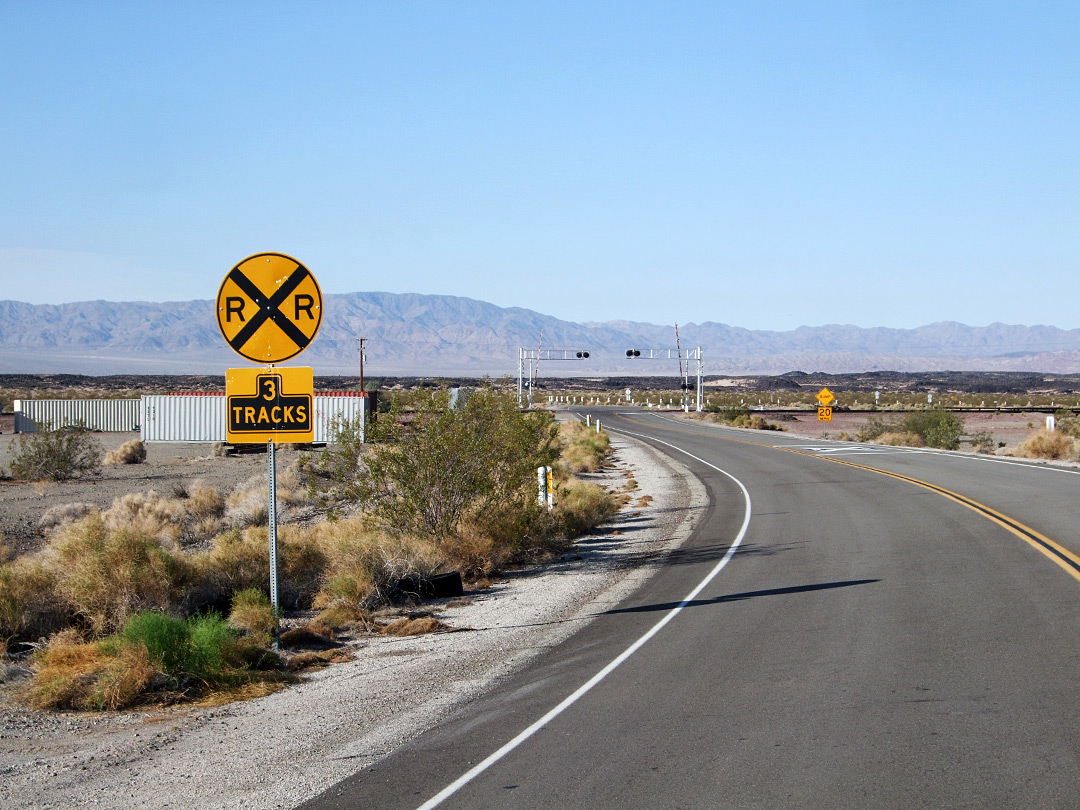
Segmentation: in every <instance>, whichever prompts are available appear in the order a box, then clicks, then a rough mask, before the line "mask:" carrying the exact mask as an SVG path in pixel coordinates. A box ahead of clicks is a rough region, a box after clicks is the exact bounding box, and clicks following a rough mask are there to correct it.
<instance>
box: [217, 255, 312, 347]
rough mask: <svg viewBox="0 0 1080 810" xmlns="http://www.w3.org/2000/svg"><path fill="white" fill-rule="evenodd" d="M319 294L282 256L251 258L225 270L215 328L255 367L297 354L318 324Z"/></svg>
mask: <svg viewBox="0 0 1080 810" xmlns="http://www.w3.org/2000/svg"><path fill="white" fill-rule="evenodd" d="M322 312H323V303H322V291H321V290H320V289H319V284H318V282H316V281H315V276H313V275H312V274H311V271H310V270H308V269H307V268H306V267H304V265H302V264H301V263H300V262H298V261H297V260H296V259H294V258H292V257H291V256H286V255H285V254H284V253H256V254H255V255H254V256H248V257H247V258H246V259H244V260H243V261H242V262H240V263H239V264H238V265H236V267H234V268H233V269H232V270H230V271H229V274H228V275H227V276H225V280H224V281H222V282H221V287H220V288H219V289H218V294H217V323H218V329H219V330H220V331H221V336H222V337H223V338H225V341H226V342H227V343H228V344H229V346H231V347H232V349H233V351H235V352H236V353H237V354H239V355H240V356H241V357H246V358H247V359H248V360H254V361H255V362H256V363H281V362H284V361H285V360H288V359H289V358H291V357H295V356H296V355H298V354H300V352H302V351H303V350H304V349H306V348H307V347H308V344H310V343H311V341H312V340H313V339H314V338H315V335H316V333H317V332H318V331H319V326H320V325H321V324H322Z"/></svg>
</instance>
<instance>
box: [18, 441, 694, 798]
mask: <svg viewBox="0 0 1080 810" xmlns="http://www.w3.org/2000/svg"><path fill="white" fill-rule="evenodd" d="M612 444H613V446H614V447H615V449H616V464H615V466H614V467H613V468H612V469H611V470H609V471H608V472H607V473H605V474H601V475H600V476H598V479H599V480H605V479H606V480H608V481H610V482H612V483H622V482H623V481H625V474H626V472H628V471H629V472H631V473H632V475H633V476H634V477H635V478H636V480H637V481H638V483H639V485H640V489H639V491H638V492H637V493H636V494H638V495H650V496H652V498H653V501H652V502H651V503H650V504H649V505H647V506H637V507H634V506H631V507H628V508H627V509H624V511H623V512H622V513H621V514H620V515H619V516H617V517H616V518H615V520H614V521H613V522H612V523H611V524H610V525H609V526H608V527H606V528H605V530H603V531H602V532H601V533H599V534H597V535H595V536H591V537H587V538H583V539H582V540H580V541H579V542H578V543H577V545H576V547H575V549H574V550H573V551H572V552H571V553H568V554H566V555H565V556H564V557H562V558H561V559H559V560H558V561H556V563H555V564H554V565H550V566H547V567H545V568H543V569H538V570H529V571H523V572H520V573H517V574H515V575H513V576H509V577H507V578H506V579H504V580H502V581H500V582H498V583H496V584H495V585H494V586H492V587H491V588H488V589H486V590H483V591H480V592H475V593H472V594H469V595H468V598H466V599H465V600H457V601H456V602H453V603H439V604H437V605H436V608H437V610H438V611H439V613H438V615H439V618H440V619H441V620H442V621H443V622H445V623H447V624H449V625H450V626H451V627H452V628H454V630H456V631H457V632H446V633H438V634H433V635H430V636H423V637H419V638H411V639H391V638H383V637H370V638H369V637H364V638H360V639H358V640H357V641H356V642H355V651H356V653H357V656H358V657H357V659H356V660H355V661H352V662H349V663H346V664H339V665H336V666H333V667H330V668H327V669H325V670H321V671H318V672H316V673H315V674H313V675H309V676H307V677H306V678H305V681H304V682H303V683H302V684H300V685H298V686H295V687H292V688H289V689H286V690H283V691H281V692H278V693H276V694H274V695H270V696H268V697H264V698H260V699H258V700H255V701H250V702H247V703H238V704H232V705H229V706H225V707H220V708H214V709H198V708H191V707H188V708H174V709H162V710H154V711H140V712H131V713H125V714H117V715H100V716H88V715H84V714H57V713H35V712H30V711H27V710H25V709H22V708H19V707H18V706H17V705H16V704H15V703H13V702H12V700H11V697H12V693H13V691H14V690H16V689H17V688H19V686H20V684H24V683H25V675H26V672H25V670H23V669H22V668H21V667H18V666H8V667H6V668H4V669H3V670H0V679H2V680H4V681H6V683H5V684H3V685H0V806H2V807H4V808H11V809H12V810H14V808H31V807H32V808H61V807H63V808H67V807H99V808H113V809H115V810H120V809H121V808H125V809H126V808H178V807H181V808H191V807H199V808H288V807H294V806H295V805H296V804H298V803H299V802H301V801H303V800H305V799H306V798H309V797H311V796H313V795H315V794H317V793H319V792H321V791H322V790H323V789H325V788H327V787H329V786H330V785H331V784H333V783H334V782H335V781H337V780H340V779H342V778H344V777H346V776H349V775H350V774H353V773H355V772H356V771H358V770H360V769H362V768H363V767H365V766H367V765H369V764H371V763H373V762H375V761H377V760H378V759H380V758H382V757H383V756H385V755H387V754H388V753H390V752H391V751H393V750H394V749H395V748H397V747H398V746H400V745H401V744H403V743H404V742H406V741H407V740H409V739H412V738H413V737H415V736H416V735H417V734H419V733H420V732H421V731H423V730H424V729H426V728H429V727H431V726H432V725H434V724H436V723H437V722H438V721H439V720H440V719H441V718H443V717H445V716H447V715H448V714H449V713H450V712H452V711H453V710H454V709H455V708H456V707H458V706H461V705H463V704H464V703H466V702H468V701H469V700H472V699H474V698H475V697H476V696H477V695H479V694H481V693H483V692H484V691H486V690H488V689H489V688H491V686H493V685H494V684H495V683H496V682H497V681H498V680H499V679H501V678H503V677H505V676H506V675H507V674H509V673H511V672H514V671H516V670H519V669H521V668H522V667H525V666H527V665H528V663H529V662H530V661H531V660H532V659H533V658H534V657H536V656H537V655H539V654H540V653H542V652H543V651H544V650H545V649H547V648H549V647H551V646H553V645H555V644H558V643H559V642H560V641H562V640H563V639H565V638H566V637H567V636H569V635H570V634H571V633H573V632H574V631H575V630H576V629H578V628H579V627H581V626H582V625H583V624H584V623H586V622H588V621H590V620H591V618H592V617H593V616H595V615H596V614H598V613H600V612H602V611H603V610H605V609H607V608H608V607H610V606H612V605H614V604H615V603H617V602H618V601H619V600H620V599H621V598H622V597H623V596H625V595H626V594H628V593H630V592H631V591H632V590H633V589H634V588H636V587H638V585H640V583H641V582H642V581H644V579H645V578H646V577H648V576H649V575H650V573H651V571H652V570H654V568H655V566H656V565H657V564H658V563H659V562H660V561H662V559H663V555H664V554H665V553H666V552H667V551H669V550H670V549H672V548H675V547H677V546H678V545H679V544H680V543H681V542H682V541H683V540H684V539H685V538H686V537H687V536H688V534H689V532H690V529H691V528H692V526H693V524H694V523H695V522H696V521H697V520H698V519H699V516H700V514H701V512H702V509H703V507H704V506H705V503H706V497H705V493H704V490H703V488H702V487H701V484H700V483H699V482H697V480H696V479H694V478H693V477H691V476H690V475H689V474H688V473H687V471H686V470H685V468H684V467H682V466H681V465H679V464H678V463H677V462H674V461H672V460H671V459H669V458H667V457H665V456H662V455H659V454H658V453H656V452H655V451H653V450H651V449H649V448H647V447H645V446H644V445H640V444H637V443H634V442H631V441H629V440H625V439H622V438H620V437H618V436H612ZM185 452H187V451H185ZM220 461H222V460H220V459H215V460H214V461H213V462H211V461H210V460H209V459H207V458H206V456H205V448H204V449H202V450H199V449H193V450H191V451H190V454H189V455H183V454H178V453H177V450H176V448H173V449H172V450H170V451H169V452H168V453H165V452H164V451H162V452H160V453H159V452H158V451H153V457H152V458H151V463H150V466H149V467H147V468H146V469H147V470H153V471H156V472H157V473H160V474H161V475H162V478H161V479H160V480H161V481H166V480H169V478H170V477H171V476H172V474H173V473H178V474H179V475H180V476H181V477H182V478H186V477H202V478H205V479H211V480H212V476H213V475H215V474H216V473H214V472H213V470H214V469H217V468H218V467H221V466H222V465H220V464H216V463H215V462H220ZM229 461H233V460H229ZM260 463H265V460H264V459H261V458H254V459H253V458H249V459H240V460H237V466H236V467H228V466H224V469H227V470H229V471H230V472H229V474H230V475H234V476H235V478H236V479H237V480H240V479H242V478H244V477H246V476H248V475H249V474H250V473H251V472H252V471H255V470H257V469H258V465H259V464H260ZM133 469H135V470H137V469H138V468H133ZM166 470H168V471H169V473H168V474H166V472H165V471H166ZM143 472H145V470H143ZM129 483H130V482H129ZM63 486H64V487H69V486H70V487H72V489H70V490H65V491H64V494H65V495H77V497H78V498H84V499H86V500H90V498H91V497H97V496H100V497H101V498H107V497H109V495H108V493H107V490H110V488H111V487H113V486H119V482H118V481H116V482H111V483H108V484H104V485H103V484H102V483H101V482H98V483H95V484H92V485H89V488H88V489H79V488H78V487H79V486H80V485H63ZM58 494H59V488H58V491H57V492H52V493H46V495H44V496H38V497H39V498H45V497H46V496H48V497H50V498H51V497H56V496H57V495H58ZM10 502H11V503H15V504H19V503H21V502H20V501H19V500H18V499H15V500H14V501H10ZM96 502H99V503H100V501H96ZM7 503H9V501H5V502H4V504H5V511H6V504H7ZM40 506H41V504H37V506H36V507H35V508H39V507H40ZM18 508H20V509H24V510H26V511H25V515H24V517H26V519H29V517H27V516H32V514H33V509H32V508H31V507H30V506H28V505H22V506H19V507H18Z"/></svg>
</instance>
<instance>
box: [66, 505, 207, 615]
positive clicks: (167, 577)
mask: <svg viewBox="0 0 1080 810" xmlns="http://www.w3.org/2000/svg"><path fill="white" fill-rule="evenodd" d="M48 552H49V555H50V559H51V560H52V561H53V563H54V566H55V567H54V569H53V570H54V573H55V576H56V592H57V593H58V594H59V595H60V596H61V597H63V598H64V599H66V600H67V601H69V602H70V603H71V604H72V606H73V607H74V609H75V611H76V613H78V614H79V615H80V616H82V617H83V618H84V619H85V620H86V621H87V623H88V624H89V626H90V628H91V629H92V631H93V632H94V633H95V634H97V635H104V634H106V633H108V632H111V631H113V630H115V629H116V628H118V627H120V626H121V625H122V624H123V623H124V622H125V621H126V620H127V619H128V618H129V617H130V616H132V615H134V614H135V613H137V612H139V611H143V610H152V609H156V610H168V609H169V608H170V607H171V606H173V605H174V604H176V603H178V602H179V601H180V600H181V599H182V598H183V596H184V592H185V589H186V586H187V585H188V583H189V580H190V577H191V570H190V566H189V565H188V564H187V562H186V561H185V559H184V558H183V557H181V556H180V555H178V554H176V553H174V552H173V551H171V550H170V549H168V548H166V547H165V546H163V545H162V544H161V541H160V539H159V538H158V537H156V536H155V535H152V534H147V533H145V532H143V531H140V530H139V529H138V528H137V527H132V526H120V527H109V526H107V525H106V522H105V520H104V518H103V517H102V515H101V514H99V513H97V512H92V513H90V514H89V515H87V516H86V517H85V518H83V519H82V520H80V521H77V522H75V523H69V524H67V525H65V526H62V527H61V528H60V529H58V530H57V532H56V534H55V535H54V536H53V538H52V539H51V541H50V543H49V546H48Z"/></svg>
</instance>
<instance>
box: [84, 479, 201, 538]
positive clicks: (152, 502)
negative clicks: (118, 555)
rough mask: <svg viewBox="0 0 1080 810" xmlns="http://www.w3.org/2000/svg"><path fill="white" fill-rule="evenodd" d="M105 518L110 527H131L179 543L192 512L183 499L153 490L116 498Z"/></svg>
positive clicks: (115, 528)
mask: <svg viewBox="0 0 1080 810" xmlns="http://www.w3.org/2000/svg"><path fill="white" fill-rule="evenodd" d="M102 517H103V518H104V520H105V525H106V527H108V528H109V529H110V530H114V531H115V530H118V529H130V530H132V531H135V532H137V533H139V534H142V535H146V536H150V537H155V538H157V539H158V540H160V541H161V542H163V543H175V542H176V541H177V539H178V538H179V536H180V532H181V530H182V528H183V526H184V523H185V521H186V520H187V517H188V515H187V509H186V508H185V507H184V502H183V501H180V500H177V499H175V498H169V497H167V496H164V495H159V494H158V493H157V492H155V491H154V490H150V491H149V492H145V493H144V492H129V493H128V494H127V495H122V496H120V497H119V498H116V499H114V500H113V502H112V504H111V505H110V506H109V508H108V509H107V510H105V512H103V513H102Z"/></svg>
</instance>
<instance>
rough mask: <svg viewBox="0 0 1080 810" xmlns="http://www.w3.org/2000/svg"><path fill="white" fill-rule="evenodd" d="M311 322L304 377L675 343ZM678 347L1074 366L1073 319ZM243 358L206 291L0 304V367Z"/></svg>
mask: <svg viewBox="0 0 1080 810" xmlns="http://www.w3.org/2000/svg"><path fill="white" fill-rule="evenodd" d="M324 303H325V306H324V315H323V323H322V326H321V329H320V332H319V334H318V336H317V337H316V338H315V340H314V341H313V342H312V344H311V346H310V348H308V349H307V351H306V352H304V353H302V354H300V355H298V356H297V357H295V358H293V359H292V360H291V361H289V363H288V365H306V366H312V367H314V369H315V373H316V375H330V374H356V373H357V372H358V370H359V355H358V344H357V338H360V337H364V338H367V341H366V352H365V354H366V357H367V360H366V363H365V368H364V370H365V374H367V375H371V376H378V375H380V374H383V375H396V376H413V375H416V376H448V377H450V376H458V377H460V376H483V375H489V376H492V377H499V376H506V375H509V376H516V375H517V362H518V361H517V358H518V349H519V347H525V348H528V349H530V350H535V349H536V348H537V347H538V345H539V342H540V333H541V330H543V336H544V338H543V348H544V349H557V350H569V351H570V352H572V353H575V354H576V352H577V351H588V352H589V354H590V357H589V359H587V360H577V359H576V358H575V359H573V360H568V361H562V360H559V361H556V360H542V361H541V363H540V370H539V373H540V375H541V376H546V377H553V376H578V377H589V376H605V375H610V374H633V375H650V374H658V375H667V376H674V375H675V374H676V373H677V368H678V363H677V360H676V359H675V358H674V356H673V358H672V359H670V360H667V359H665V360H645V359H638V360H628V359H627V358H626V350H627V349H629V348H638V349H642V350H645V353H646V354H647V353H648V350H650V349H653V350H657V351H659V352H664V353H666V352H667V351H668V350H672V351H673V350H674V349H675V328H674V325H673V324H672V325H665V326H659V325H656V324H649V323H636V322H631V321H607V322H605V323H571V322H569V321H562V320H559V319H558V318H553V317H550V316H547V315H542V314H540V313H538V312H533V311H532V310H528V309H521V308H519V307H510V308H503V307H498V306H495V305H494V304H489V303H485V302H483V301H476V300H473V299H471V298H458V297H454V296H446V295H416V294H395V293H382V292H371V293H350V294H347V295H327V296H326V297H325V302H324ZM679 333H680V336H681V338H682V349H683V351H684V353H685V351H686V350H687V349H688V348H695V347H698V346H700V347H701V348H702V350H703V354H704V358H705V373H706V374H707V375H728V374H730V375H744V374H783V373H785V372H788V371H807V372H815V371H824V372H829V373H845V372H861V371H871V370H875V369H880V370H890V371H942V370H954V371H967V370H977V371H1038V372H1047V373H1066V372H1077V371H1080V329H1071V330H1063V329H1057V328H1055V327H1052V326H1016V325H1008V324H1000V323H995V324H991V325H989V326H965V325H964V324H960V323H952V322H942V323H935V324H929V325H927V326H921V327H919V328H917V329H886V328H881V327H878V328H870V329H867V328H861V327H857V326H842V325H830V326H815V327H810V326H803V327H800V328H798V329H794V330H791V331H788V332H772V331H761V330H751V329H742V328H739V327H735V326H728V325H726V324H721V323H713V322H706V323H700V324H694V323H688V324H681V325H680V326H679ZM247 365H250V362H249V361H247V360H244V359H243V358H241V357H240V356H238V355H237V354H235V353H234V352H233V351H232V350H231V349H230V348H229V347H228V346H227V344H226V343H225V341H224V339H223V338H222V337H221V335H220V334H219V332H218V328H217V323H216V320H215V317H214V304H213V302H212V301H181V302H166V303H148V302H123V303H120V302H111V301H86V302H80V303H73V304H58V305H47V304H45V305H32V304H25V303H20V302H18V301H0V373H18V372H29V373H33V372H37V373H79V374H123V373H132V374H219V373H220V374H223V373H224V371H225V369H226V368H230V367H243V366H247Z"/></svg>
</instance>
